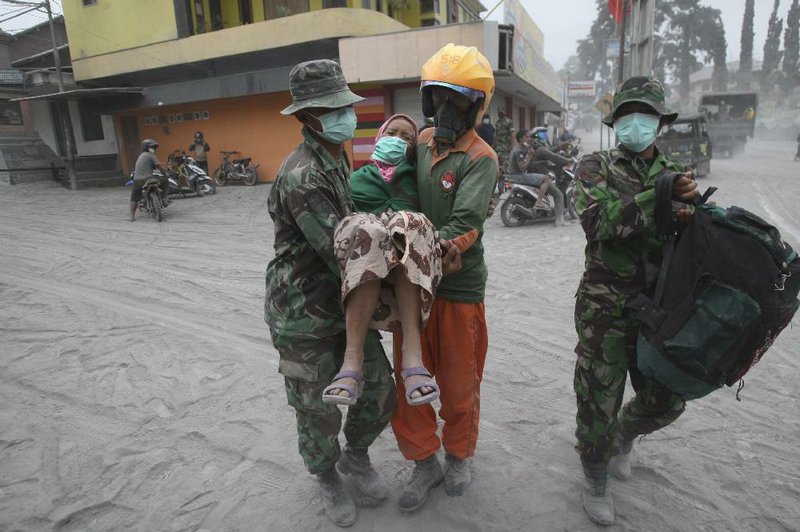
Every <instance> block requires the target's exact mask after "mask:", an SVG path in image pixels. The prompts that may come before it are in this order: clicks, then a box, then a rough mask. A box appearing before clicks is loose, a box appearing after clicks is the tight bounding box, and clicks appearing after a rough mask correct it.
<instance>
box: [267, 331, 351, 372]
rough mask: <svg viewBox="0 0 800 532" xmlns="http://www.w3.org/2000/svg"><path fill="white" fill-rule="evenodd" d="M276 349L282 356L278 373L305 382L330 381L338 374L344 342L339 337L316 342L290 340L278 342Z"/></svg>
mask: <svg viewBox="0 0 800 532" xmlns="http://www.w3.org/2000/svg"><path fill="white" fill-rule="evenodd" d="M292 340H294V341H292ZM275 347H276V348H277V350H278V354H279V355H280V360H279V361H278V373H280V374H281V375H283V376H284V377H288V378H290V379H297V380H301V381H304V382H319V381H322V380H329V379H330V378H331V377H333V375H334V374H335V373H336V369H337V368H338V367H339V365H340V364H341V356H342V353H344V345H343V341H342V339H340V338H337V337H333V338H324V339H320V340H316V341H308V340H298V339H295V338H290V339H288V340H286V341H282V342H280V343H279V342H276V343H275Z"/></svg>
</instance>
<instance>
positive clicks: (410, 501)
mask: <svg viewBox="0 0 800 532" xmlns="http://www.w3.org/2000/svg"><path fill="white" fill-rule="evenodd" d="M443 477H444V473H443V472H442V466H441V465H440V464H439V459H438V458H436V455H435V454H432V455H430V456H429V457H428V458H426V459H425V460H417V461H416V465H415V466H414V472H413V473H412V474H411V480H410V481H409V482H408V484H406V487H405V488H404V489H403V493H402V494H401V495H400V510H402V511H404V512H413V511H414V510H416V509H418V508H419V507H421V506H422V505H423V504H425V500H426V499H427V498H428V493H430V491H431V490H432V489H433V488H435V487H436V486H438V485H439V484H441V483H442V478H443Z"/></svg>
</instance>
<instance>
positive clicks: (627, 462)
mask: <svg viewBox="0 0 800 532" xmlns="http://www.w3.org/2000/svg"><path fill="white" fill-rule="evenodd" d="M617 445H618V447H617V454H615V455H614V456H612V457H611V462H610V463H609V464H608V474H609V475H611V476H612V477H614V478H616V479H619V480H630V479H631V454H632V453H631V451H633V440H623V439H620V440H619V441H618V444H617Z"/></svg>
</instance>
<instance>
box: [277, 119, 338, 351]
mask: <svg viewBox="0 0 800 532" xmlns="http://www.w3.org/2000/svg"><path fill="white" fill-rule="evenodd" d="M303 137H304V139H305V140H304V141H303V143H302V144H300V145H299V146H298V147H297V148H296V149H295V150H294V151H293V152H292V153H291V154H290V155H289V156H288V157H287V158H286V160H285V161H284V162H283V164H282V165H281V168H280V170H279V171H278V176H277V177H276V179H275V182H274V183H273V184H272V190H270V194H269V199H268V201H267V210H268V212H269V215H270V218H272V221H273V223H274V224H275V258H273V259H272V260H271V261H270V263H269V265H268V266H267V274H266V299H265V301H264V319H265V320H266V322H267V323H268V324H269V328H270V332H271V333H272V338H273V341H274V340H275V339H276V338H277V337H280V336H284V337H295V338H304V339H318V338H328V337H330V336H333V335H335V334H337V333H339V332H341V331H343V330H344V312H343V309H342V305H341V274H340V272H339V264H338V262H337V261H336V257H335V256H334V250H333V232H334V230H335V229H336V226H337V225H338V224H339V221H340V220H341V219H342V218H344V217H345V216H347V215H348V214H350V213H352V212H353V211H354V206H353V200H352V198H351V195H350V187H349V184H348V178H349V169H348V167H347V163H346V159H345V157H344V155H342V156H341V157H340V159H339V161H337V160H335V159H334V158H333V157H332V156H331V155H330V153H328V152H327V151H326V150H325V148H323V147H322V146H321V145H320V144H319V143H318V142H317V141H316V140H315V139H314V138H313V137H312V136H311V135H310V134H309V133H308V131H306V130H305V129H303Z"/></svg>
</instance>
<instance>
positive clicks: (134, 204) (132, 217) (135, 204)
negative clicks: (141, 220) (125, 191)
mask: <svg viewBox="0 0 800 532" xmlns="http://www.w3.org/2000/svg"><path fill="white" fill-rule="evenodd" d="M138 206H139V202H138V201H132V202H131V215H130V216H129V217H128V221H129V222H132V221H134V220H135V219H136V207H138Z"/></svg>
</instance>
